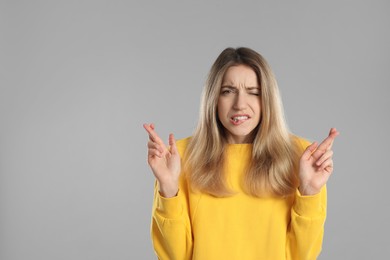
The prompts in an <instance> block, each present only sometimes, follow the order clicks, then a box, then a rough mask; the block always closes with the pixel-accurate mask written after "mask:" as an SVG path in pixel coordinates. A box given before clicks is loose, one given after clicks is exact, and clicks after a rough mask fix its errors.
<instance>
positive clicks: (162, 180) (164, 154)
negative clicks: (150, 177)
mask: <svg viewBox="0 0 390 260" xmlns="http://www.w3.org/2000/svg"><path fill="white" fill-rule="evenodd" d="M144 128H145V130H146V131H147V132H148V134H149V141H148V163H149V166H150V168H151V169H152V171H153V174H154V176H155V177H156V179H157V181H158V184H159V191H160V194H161V195H162V196H163V197H166V198H170V197H174V196H176V194H177V192H178V190H179V175H180V171H181V162H180V155H179V153H178V151H177V148H176V143H175V139H174V137H173V134H170V135H169V147H166V146H165V144H164V142H163V141H162V140H161V138H160V137H159V136H158V135H157V133H156V131H155V130H154V124H144Z"/></svg>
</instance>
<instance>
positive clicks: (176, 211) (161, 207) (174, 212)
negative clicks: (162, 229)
mask: <svg viewBox="0 0 390 260" xmlns="http://www.w3.org/2000/svg"><path fill="white" fill-rule="evenodd" d="M156 210H157V211H158V214H159V215H160V216H162V217H163V218H177V217H179V216H180V215H181V214H182V212H183V206H182V202H181V192H180V190H179V191H178V193H177V195H176V196H175V197H171V198H165V197H163V196H161V194H160V193H159V194H158V197H157V208H156Z"/></svg>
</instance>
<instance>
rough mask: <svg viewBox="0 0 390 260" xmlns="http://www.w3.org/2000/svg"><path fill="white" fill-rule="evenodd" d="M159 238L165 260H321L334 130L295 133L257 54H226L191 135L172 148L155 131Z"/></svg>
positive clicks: (151, 154) (151, 157) (151, 150)
mask: <svg viewBox="0 0 390 260" xmlns="http://www.w3.org/2000/svg"><path fill="white" fill-rule="evenodd" d="M144 128H145V129H146V131H147V132H148V134H149V142H148V163H149V165H150V167H151V169H152V171H153V173H154V175H155V177H156V186H155V195H154V204H153V213H152V214H153V217H152V227H151V229H152V230H151V232H152V239H153V245H154V248H155V252H156V254H157V256H158V258H159V259H170V260H172V259H201V260H205V259H217V260H219V259H240V260H251V259H272V260H278V259H300V260H301V259H316V258H317V256H318V255H319V253H320V251H321V245H322V238H323V233H324V231H323V228H324V222H325V217H326V186H325V184H326V182H327V180H328V178H329V176H330V174H331V173H332V171H333V160H332V155H333V152H332V143H333V141H334V139H335V137H336V136H337V135H338V132H337V130H336V129H334V128H332V129H331V130H330V133H329V136H328V137H327V138H326V139H325V140H324V141H323V142H322V143H321V144H319V145H318V144H317V143H316V142H314V143H312V144H310V143H309V142H308V141H306V140H304V139H302V138H299V137H297V136H294V135H292V134H291V133H290V132H289V131H288V129H287V126H286V124H285V120H284V116H283V109H282V104H281V101H280V95H279V91H278V87H277V83H276V80H275V78H274V75H273V73H272V71H271V69H270V67H269V65H268V64H267V62H266V61H265V59H264V58H263V57H262V56H261V55H260V54H258V53H257V52H255V51H253V50H251V49H248V48H237V49H233V48H227V49H225V50H224V51H223V52H222V53H221V54H220V55H219V57H218V58H217V60H216V61H215V63H214V64H213V66H212V68H211V70H210V73H209V77H208V79H207V83H206V85H205V88H204V91H203V96H202V103H201V112H200V119H199V122H198V126H197V128H196V130H195V132H194V134H193V136H192V137H190V138H186V139H182V140H179V141H177V142H175V139H174V137H173V135H172V134H170V136H169V146H168V147H167V146H165V145H164V142H163V141H162V140H161V138H160V137H159V136H158V134H157V133H156V131H155V127H154V125H153V124H145V125H144Z"/></svg>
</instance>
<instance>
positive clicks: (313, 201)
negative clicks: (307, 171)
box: [287, 187, 326, 260]
mask: <svg viewBox="0 0 390 260" xmlns="http://www.w3.org/2000/svg"><path fill="white" fill-rule="evenodd" d="M325 218H326V187H323V188H322V190H321V192H320V193H319V194H316V195H314V196H302V195H301V194H300V193H299V191H298V190H297V191H296V194H295V202H294V205H293V207H292V209H291V223H290V226H289V230H288V234H287V259H291V260H295V259H299V260H305V259H307V260H314V259H317V257H318V255H319V254H320V252H321V249H322V239H323V235H324V224H325Z"/></svg>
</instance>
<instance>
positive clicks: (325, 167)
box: [319, 158, 333, 173]
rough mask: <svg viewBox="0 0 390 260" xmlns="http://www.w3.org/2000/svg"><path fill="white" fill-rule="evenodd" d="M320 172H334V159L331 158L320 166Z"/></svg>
mask: <svg viewBox="0 0 390 260" xmlns="http://www.w3.org/2000/svg"><path fill="white" fill-rule="evenodd" d="M319 170H320V171H323V170H326V171H327V172H329V173H331V172H332V171H333V159H332V158H329V159H327V160H325V161H324V162H323V163H322V164H321V165H319Z"/></svg>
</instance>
